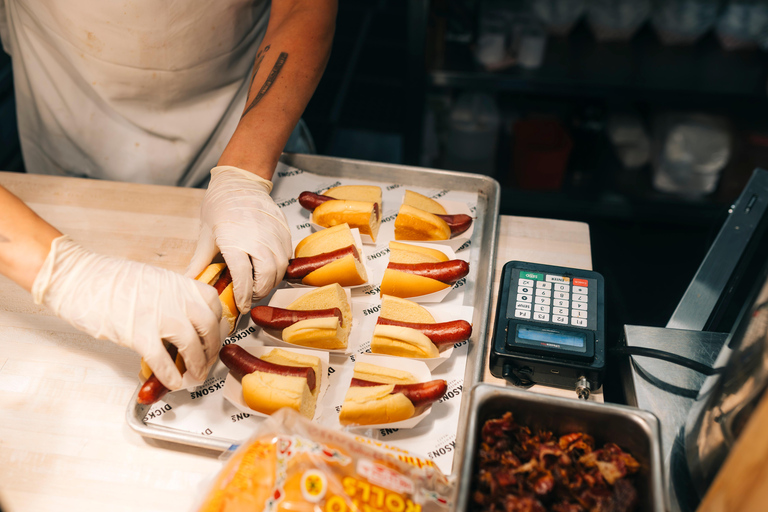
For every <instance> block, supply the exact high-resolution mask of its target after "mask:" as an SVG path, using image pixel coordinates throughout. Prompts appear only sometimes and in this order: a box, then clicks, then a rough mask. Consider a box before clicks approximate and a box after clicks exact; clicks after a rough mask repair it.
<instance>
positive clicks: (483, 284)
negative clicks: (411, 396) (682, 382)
mask: <svg viewBox="0 0 768 512" xmlns="http://www.w3.org/2000/svg"><path fill="white" fill-rule="evenodd" d="M281 161H282V162H283V163H285V164H287V165H290V166H292V167H296V168H299V169H302V170H305V171H308V172H311V173H314V174H318V175H322V176H328V177H338V178H339V179H340V180H342V181H343V179H344V178H349V179H356V180H360V179H363V180H366V181H370V182H372V183H375V182H381V183H393V182H395V183H398V184H401V185H404V186H414V187H427V188H435V189H438V190H449V191H451V190H456V191H473V192H476V193H477V207H476V211H475V212H474V216H475V221H474V232H473V233H472V238H471V246H470V251H469V262H470V268H472V269H473V270H472V272H473V274H474V279H473V280H468V282H467V285H466V289H465V304H466V305H469V306H472V307H473V320H472V325H473V333H472V338H471V339H470V343H469V346H468V352H467V361H466V367H465V372H464V384H463V389H464V392H463V393H462V398H461V405H460V411H461V412H460V415H459V417H460V418H464V419H467V418H469V393H468V390H469V389H471V388H472V386H473V385H474V384H476V383H478V382H480V381H481V380H482V376H483V372H484V366H485V354H486V352H487V343H488V331H489V319H488V314H489V311H490V304H491V302H490V301H491V290H492V288H493V286H492V285H493V275H494V262H495V259H496V249H497V241H498V221H499V206H500V186H499V183H498V182H497V181H496V180H494V179H492V178H489V177H487V176H483V175H478V174H469V173H459V172H452V171H444V170H439V169H427V168H422V167H411V166H403V165H394V164H386V163H379V162H368V161H361V160H351V159H342V158H334V157H326V156H316V155H299V154H287V153H286V154H283V156H282V157H281ZM139 387H140V386H139ZM139 387H137V389H136V393H134V396H133V397H132V399H131V401H130V402H129V404H128V409H127V411H126V420H127V422H128V425H129V426H130V427H131V428H132V429H133V430H134V431H136V432H138V433H139V434H140V435H142V436H145V437H150V438H154V439H159V440H164V441H169V442H172V443H179V444H185V445H190V446H196V447H202V448H207V449H211V450H215V451H225V450H228V449H230V448H231V447H232V446H233V441H232V440H229V439H221V438H215V437H209V436H205V435H202V434H196V433H193V432H187V431H182V430H177V429H172V428H168V427H164V426H160V425H154V424H151V423H146V422H145V421H144V418H145V416H146V414H147V412H148V411H149V407H148V406H142V405H138V404H137V403H136V395H137V394H138V390H139ZM465 435H466V420H464V421H462V422H461V423H460V424H459V425H457V430H456V443H455V446H456V449H455V451H454V457H453V466H452V467H453V471H452V473H451V476H454V477H455V476H456V475H458V472H459V471H460V469H461V464H460V461H462V459H463V456H464V446H465V444H466V443H465ZM393 444H395V443H393Z"/></svg>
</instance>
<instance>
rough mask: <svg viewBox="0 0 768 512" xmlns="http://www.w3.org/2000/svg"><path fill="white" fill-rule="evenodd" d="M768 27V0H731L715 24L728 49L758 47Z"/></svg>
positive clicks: (721, 42)
mask: <svg viewBox="0 0 768 512" xmlns="http://www.w3.org/2000/svg"><path fill="white" fill-rule="evenodd" d="M766 29H768V0H730V1H729V2H728V4H727V5H726V6H725V8H724V9H723V11H722V13H721V14H720V17H719V18H718V20H717V23H716V24H715V33H716V34H717V38H718V39H719V40H720V44H721V45H722V47H723V48H724V49H726V50H741V49H749V48H755V47H757V45H758V43H761V40H762V39H764V37H765V33H766Z"/></svg>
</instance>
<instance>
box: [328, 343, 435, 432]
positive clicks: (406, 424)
mask: <svg viewBox="0 0 768 512" xmlns="http://www.w3.org/2000/svg"><path fill="white" fill-rule="evenodd" d="M356 362H360V363H370V364H374V365H376V366H381V367H384V368H391V369H393V370H402V371H405V372H408V373H410V374H411V375H413V376H414V377H416V381H418V382H429V381H430V380H432V373H431V372H430V371H429V368H427V365H425V364H424V363H422V362H421V361H416V360H414V359H405V358H402V357H388V356H380V357H375V356H372V354H361V355H359V356H357V361H356ZM345 395H346V393H345ZM342 408H343V405H342ZM431 411H432V405H431V404H430V405H428V406H427V407H425V408H424V409H422V411H421V412H419V414H417V415H416V416H413V417H411V418H408V419H407V420H402V421H393V422H390V423H378V424H374V425H348V426H346V428H347V429H348V430H358V429H375V428H413V427H415V426H416V425H418V424H419V423H421V421H422V420H423V419H424V418H426V417H427V416H428V415H429V413H430V412H431Z"/></svg>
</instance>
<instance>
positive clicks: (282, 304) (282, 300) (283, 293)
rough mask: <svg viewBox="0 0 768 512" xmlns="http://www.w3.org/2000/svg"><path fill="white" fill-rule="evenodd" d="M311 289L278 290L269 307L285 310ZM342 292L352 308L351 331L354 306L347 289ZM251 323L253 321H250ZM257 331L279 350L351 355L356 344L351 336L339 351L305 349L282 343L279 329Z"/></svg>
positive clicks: (353, 321)
mask: <svg viewBox="0 0 768 512" xmlns="http://www.w3.org/2000/svg"><path fill="white" fill-rule="evenodd" d="M310 291H311V289H309V288H283V289H280V290H276V291H275V293H274V294H272V298H271V299H270V300H269V305H270V306H272V307H273V308H286V307H288V305H289V304H291V303H292V302H293V301H295V300H296V299H298V298H299V297H301V296H302V295H304V294H306V293H309V292H310ZM344 292H346V294H347V300H348V301H349V304H350V307H351V308H352V329H353V330H354V328H355V320H354V317H355V311H354V306H353V305H352V300H351V299H352V296H351V294H350V293H349V290H348V289H346V288H345V289H344ZM251 321H253V320H251ZM257 328H258V329H261V330H262V332H263V333H264V336H266V337H267V340H268V341H269V343H270V344H271V345H274V346H276V347H280V348H306V349H312V350H322V351H323V352H333V353H337V354H352V353H354V352H355V351H356V348H357V343H355V340H353V339H352V336H350V339H349V340H348V342H347V348H345V349H343V348H339V349H326V348H313V347H306V346H304V345H294V344H293V343H287V342H285V341H283V339H282V337H281V336H280V333H281V332H282V331H281V330H279V329H268V328H261V327H257Z"/></svg>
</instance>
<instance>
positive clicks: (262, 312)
mask: <svg viewBox="0 0 768 512" xmlns="http://www.w3.org/2000/svg"><path fill="white" fill-rule="evenodd" d="M331 316H335V317H337V318H338V319H339V324H340V325H343V324H344V317H343V315H342V314H341V310H340V309H339V308H328V309H318V310H311V311H295V310H292V309H283V308H275V307H272V306H256V307H255V308H253V309H252V310H251V318H252V319H253V323H255V324H256V325H258V326H259V327H265V328H267V329H285V328H286V327H289V326H291V325H293V324H295V323H296V322H300V321H302V320H310V319H314V318H325V317H331Z"/></svg>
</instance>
